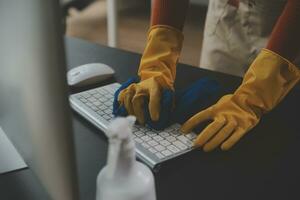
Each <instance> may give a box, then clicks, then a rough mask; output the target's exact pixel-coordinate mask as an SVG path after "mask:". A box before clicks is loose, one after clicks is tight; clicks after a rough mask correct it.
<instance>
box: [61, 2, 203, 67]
mask: <svg viewBox="0 0 300 200" xmlns="http://www.w3.org/2000/svg"><path fill="white" fill-rule="evenodd" d="M109 1H114V3H115V5H116V7H117V12H116V13H117V19H118V20H117V21H118V23H117V26H116V27H117V30H118V31H117V32H118V36H117V40H118V44H117V46H116V47H117V48H120V49H124V50H128V51H132V52H137V53H142V52H143V49H144V46H145V42H146V39H147V31H148V28H149V23H150V10H151V0H61V4H62V7H63V10H64V15H65V17H66V35H68V36H72V37H77V38H81V39H84V40H88V41H91V42H96V43H99V44H103V45H108V33H107V32H108V28H107V26H108V23H107V18H108V17H110V16H111V15H110V14H111V13H110V12H112V11H111V10H110V11H108V10H109V9H107V8H108V6H109V4H110V5H111V3H112V2H109ZM190 1H191V3H190V7H189V12H188V16H187V19H186V23H185V28H184V36H185V39H184V46H183V51H182V54H181V58H180V62H182V63H186V64H190V65H194V66H198V65H199V59H200V52H201V46H202V37H203V29H204V22H205V15H206V10H207V4H208V0H190ZM179 14H180V13H179Z"/></svg>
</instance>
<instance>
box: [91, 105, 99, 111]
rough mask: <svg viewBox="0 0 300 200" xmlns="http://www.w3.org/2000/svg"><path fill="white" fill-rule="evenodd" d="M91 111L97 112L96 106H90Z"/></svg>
mask: <svg viewBox="0 0 300 200" xmlns="http://www.w3.org/2000/svg"><path fill="white" fill-rule="evenodd" d="M91 109H92V110H93V111H95V112H96V111H98V110H99V109H98V108H97V107H96V106H91Z"/></svg>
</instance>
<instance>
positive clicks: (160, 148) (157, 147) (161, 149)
mask: <svg viewBox="0 0 300 200" xmlns="http://www.w3.org/2000/svg"><path fill="white" fill-rule="evenodd" d="M154 148H155V149H156V150H157V151H163V150H165V149H166V148H165V147H164V146H162V145H156V146H155V147H154Z"/></svg>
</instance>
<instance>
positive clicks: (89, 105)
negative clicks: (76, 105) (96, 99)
mask: <svg viewBox="0 0 300 200" xmlns="http://www.w3.org/2000/svg"><path fill="white" fill-rule="evenodd" d="M85 105H87V106H88V107H92V106H93V104H91V103H90V102H87V103H86V104H85Z"/></svg>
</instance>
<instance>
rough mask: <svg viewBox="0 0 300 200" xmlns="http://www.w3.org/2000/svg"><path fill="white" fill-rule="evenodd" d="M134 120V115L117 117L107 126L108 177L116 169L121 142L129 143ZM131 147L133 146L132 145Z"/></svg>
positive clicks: (111, 175)
mask: <svg viewBox="0 0 300 200" xmlns="http://www.w3.org/2000/svg"><path fill="white" fill-rule="evenodd" d="M135 120H136V118H135V117H134V116H128V117H118V118H116V119H114V120H113V121H112V122H111V123H110V124H109V126H108V130H107V135H108V137H109V150H108V170H109V173H108V174H109V177H113V175H114V173H115V171H116V168H117V164H118V159H119V155H120V151H121V144H122V142H124V141H127V142H128V143H130V141H131V134H132V127H133V125H134V123H135ZM129 146H131V145H129ZM131 147H134V145H132V146H131ZM133 151H134V149H133Z"/></svg>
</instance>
